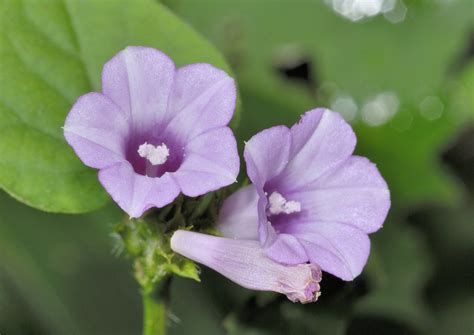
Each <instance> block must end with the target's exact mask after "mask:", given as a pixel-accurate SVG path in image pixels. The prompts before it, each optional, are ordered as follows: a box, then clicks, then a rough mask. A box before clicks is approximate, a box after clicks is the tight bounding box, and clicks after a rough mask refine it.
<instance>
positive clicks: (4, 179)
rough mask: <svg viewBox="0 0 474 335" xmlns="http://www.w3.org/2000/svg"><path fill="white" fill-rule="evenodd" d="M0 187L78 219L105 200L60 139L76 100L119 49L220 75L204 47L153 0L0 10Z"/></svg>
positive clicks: (6, 0)
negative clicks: (142, 50) (142, 49)
mask: <svg viewBox="0 0 474 335" xmlns="http://www.w3.org/2000/svg"><path fill="white" fill-rule="evenodd" d="M0 12H1V17H0V129H1V130H0V131H1V133H2V140H1V141H0V157H1V158H0V186H1V187H2V188H3V189H5V190H6V191H7V192H8V193H10V194H11V195H12V196H14V197H15V198H17V199H18V200H20V201H22V202H24V203H27V204H28V205H30V206H33V207H36V208H39V209H41V210H45V211H52V212H65V213H80V212H86V211H89V210H92V209H95V208H98V207H100V206H102V205H104V204H105V203H106V201H107V199H108V197H107V195H106V194H105V192H104V191H103V190H102V188H101V187H100V185H99V183H98V181H97V178H96V172H95V171H93V170H92V169H89V168H86V167H85V166H84V165H83V164H82V163H81V162H80V161H79V159H78V158H77V157H76V156H75V155H74V153H73V151H72V150H71V148H69V147H68V146H67V144H66V142H65V140H64V138H63V134H62V130H61V126H62V125H63V123H64V119H65V117H66V114H67V113H68V110H69V109H70V107H71V105H72V103H73V102H74V101H75V99H76V98H77V97H79V96H80V95H81V94H83V93H85V92H88V91H92V90H94V91H98V90H100V73H101V68H102V65H103V64H104V62H106V61H107V60H108V59H109V58H111V57H112V56H113V55H114V54H115V53H117V52H118V51H119V50H121V49H123V48H125V47H126V46H128V45H144V46H152V47H156V48H158V49H161V50H163V51H164V52H165V53H167V54H169V55H170V56H171V57H172V58H173V60H174V61H175V63H176V64H177V65H183V64H187V63H193V62H208V63H212V64H214V65H215V66H217V67H219V68H223V69H224V70H226V71H229V68H228V67H227V65H226V63H225V61H224V59H223V58H222V56H221V55H220V54H219V53H218V52H217V51H216V50H215V49H214V48H213V47H212V45H210V44H209V43H208V42H207V41H206V40H204V39H203V38H201V37H200V36H199V35H198V34H197V33H196V32H194V31H193V30H192V29H191V28H190V27H188V26H187V25H186V24H185V23H183V22H182V21H180V20H179V19H178V18H176V17H175V16H174V15H173V14H171V13H170V12H169V11H168V10H167V9H166V8H164V7H163V6H162V5H160V4H158V3H156V2H154V1H152V0H118V1H92V0H88V1H75V0H71V1H69V0H64V1H59V0H48V1H33V0H25V1H21V0H14V1H10V0H3V1H1V2H0Z"/></svg>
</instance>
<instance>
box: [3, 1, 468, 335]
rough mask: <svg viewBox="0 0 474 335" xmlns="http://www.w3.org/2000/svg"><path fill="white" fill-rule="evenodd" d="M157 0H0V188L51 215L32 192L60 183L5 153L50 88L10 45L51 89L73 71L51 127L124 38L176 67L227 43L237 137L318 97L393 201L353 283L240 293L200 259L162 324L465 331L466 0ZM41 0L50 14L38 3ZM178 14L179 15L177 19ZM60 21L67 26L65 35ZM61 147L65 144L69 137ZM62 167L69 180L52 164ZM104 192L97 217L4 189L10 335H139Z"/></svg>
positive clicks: (261, 329) (136, 299)
mask: <svg viewBox="0 0 474 335" xmlns="http://www.w3.org/2000/svg"><path fill="white" fill-rule="evenodd" d="M355 2H357V1H352V3H355ZM368 2H370V1H369V0H367V1H365V3H366V4H367V3H368ZM163 3H164V4H163V5H160V4H159V3H158V2H153V1H148V0H140V1H126V0H117V1H112V0H96V1H92V0H89V1H85V2H83V1H79V0H65V1H64V2H60V1H52V0H42V1H39V0H36V1H20V0H6V1H2V5H1V6H0V10H2V17H1V19H2V21H3V23H2V31H1V33H2V35H1V37H2V38H1V40H0V48H1V51H2V52H1V58H0V62H1V65H2V67H1V70H2V71H1V72H0V76H1V85H2V86H1V87H2V90H1V91H0V97H1V99H0V107H2V109H0V124H1V127H0V129H1V130H0V153H1V156H2V157H0V167H1V168H2V171H0V180H1V184H2V187H3V188H4V189H6V190H7V191H8V193H9V194H13V195H14V196H15V198H17V199H20V200H22V199H23V195H25V198H24V199H28V200H24V199H23V200H24V201H23V202H26V203H31V201H32V200H31V199H35V201H37V203H38V204H37V205H35V206H34V207H36V208H43V209H44V208H46V209H47V210H48V211H50V208H48V206H49V205H48V203H47V201H43V200H45V199H46V200H47V199H48V198H47V197H48V193H47V192H46V194H44V195H43V196H38V194H40V193H38V194H36V193H34V194H32V193H31V192H33V191H31V192H30V187H32V185H34V184H36V183H38V184H41V183H44V186H42V187H43V188H48V184H51V180H49V179H43V177H42V175H41V174H36V173H37V171H41V169H43V168H42V166H40V167H38V169H37V170H35V169H34V168H35V164H36V161H35V160H31V161H29V162H27V163H24V162H23V161H22V160H21V159H22V157H21V154H22V153H21V152H20V153H18V155H19V158H18V161H19V162H20V163H21V164H19V165H18V166H15V165H12V164H11V163H10V161H9V160H7V158H8V159H10V156H8V155H10V154H11V152H10V151H7V150H6V149H5V148H4V147H6V146H7V144H9V145H10V147H11V146H14V145H16V144H17V142H12V141H13V140H11V137H10V130H11V127H10V128H9V126H8V125H9V123H8V122H6V121H5V120H9V119H8V118H9V117H10V114H9V113H8V110H13V109H15V106H20V107H19V108H23V107H22V106H26V107H24V108H26V109H28V110H33V111H34V110H35V108H36V109H38V107H37V105H35V101H37V100H38V101H40V100H41V99H43V97H44V96H36V95H34V94H32V95H30V94H29V92H33V91H27V90H28V87H27V86H28V85H30V79H28V80H25V78H27V76H26V75H24V74H23V73H22V72H14V71H13V70H11V69H12V66H13V65H11V64H13V63H14V62H13V58H12V56H11V53H10V50H11V49H12V48H13V49H15V50H16V52H17V53H18V55H20V56H19V57H17V58H20V59H21V61H22V62H23V63H25V64H30V65H33V67H34V66H35V65H36V64H37V65H38V68H37V69H39V70H38V73H36V74H35V75H39V76H43V77H44V78H45V82H47V83H48V85H51V86H53V87H54V86H55V85H56V84H57V82H56V81H55V80H56V79H58V78H59V79H61V80H63V79H64V80H67V82H68V83H72V84H70V85H69V86H61V87H64V90H63V92H62V93H63V94H64V95H65V96H66V98H65V100H64V101H63V102H61V103H58V105H57V106H56V105H54V106H52V107H51V110H53V109H54V108H56V109H54V110H58V111H59V112H57V114H54V115H55V118H56V119H57V122H58V123H57V125H58V126H57V127H56V126H54V127H56V128H54V129H53V133H54V134H59V135H58V136H60V133H61V129H60V128H59V125H61V124H62V122H63V120H64V116H65V115H66V113H67V111H68V109H69V106H70V104H71V103H72V102H73V101H74V99H75V98H76V97H77V96H78V95H79V94H82V93H84V92H87V91H89V90H90V89H89V88H90V87H93V88H95V89H99V88H100V85H99V74H100V71H99V70H100V68H101V66H102V64H103V62H104V61H105V60H106V59H107V58H108V57H110V56H111V55H113V54H114V53H115V52H117V51H118V50H120V48H121V47H123V46H125V45H128V44H142V45H153V46H156V47H160V46H163V49H165V51H167V52H171V54H172V55H173V58H174V59H175V60H176V62H177V64H179V65H181V64H185V63H189V62H191V61H211V62H213V63H214V64H218V65H221V66H224V67H225V66H226V65H225V62H224V61H223V59H222V58H221V56H220V55H219V53H218V52H217V51H220V53H221V54H222V55H223V56H224V57H225V59H226V60H227V64H229V66H230V69H231V70H232V71H233V73H234V75H235V77H236V81H237V83H238V86H239V92H240V103H241V106H240V114H239V119H240V122H239V123H238V126H237V128H236V135H237V137H238V141H239V145H240V146H241V147H242V145H243V141H244V140H246V139H248V138H249V137H250V136H251V135H252V134H254V133H255V132H257V131H259V130H261V129H263V128H266V127H269V126H272V125H276V124H288V125H290V124H292V123H294V122H296V121H297V120H298V118H299V115H300V114H302V113H303V112H305V111H307V110H309V109H311V108H314V107H316V106H326V107H329V108H332V109H333V110H335V111H338V112H340V113H341V114H342V115H343V116H344V117H345V118H346V119H347V120H348V121H349V122H351V124H352V125H353V127H354V129H355V131H356V133H357V137H358V146H357V153H358V154H361V155H364V156H367V157H369V158H370V159H371V160H372V161H374V162H375V163H377V165H378V167H379V169H380V170H381V172H382V175H383V176H384V177H385V178H386V180H387V182H388V184H389V187H390V189H391V193H392V210H391V212H390V214H389V217H388V219H387V221H386V223H385V225H384V228H383V229H382V230H381V231H379V232H378V233H376V234H374V235H373V236H372V241H373V244H372V253H371V255H370V259H369V263H368V265H367V267H366V269H365V271H364V272H363V274H362V275H361V276H360V277H359V278H357V279H356V280H355V281H354V282H350V283H346V282H342V281H340V280H338V279H336V278H333V277H331V276H330V275H325V276H324V277H323V282H322V296H321V298H320V300H319V301H318V302H317V303H314V304H311V305H298V304H293V303H291V302H289V301H287V300H286V298H284V297H282V296H279V295H274V294H270V293H255V292H251V291H248V290H245V289H242V288H240V287H238V286H236V285H234V284H233V283H231V282H229V281H227V280H226V279H224V278H222V277H220V276H219V275H217V274H216V273H214V272H212V271H209V270H207V269H205V268H203V269H202V283H196V282H193V281H191V280H185V279H179V278H176V280H174V282H173V286H172V307H171V310H170V312H169V317H170V320H172V321H171V326H170V333H171V334H184V335H186V334H203V335H212V334H232V335H234V334H243V335H250V334H252V335H260V334H262V335H263V334H336V335H337V334H472V333H473V332H474V318H473V317H472V315H473V313H474V285H473V283H474V262H473V261H472V257H473V256H474V226H473V223H474V220H473V218H474V205H473V204H474V198H473V196H474V121H473V120H474V2H473V1H472V0H403V1H401V0H394V1H391V0H390V1H382V0H380V1H377V0H374V1H373V3H380V4H382V5H383V6H381V7H380V8H379V7H367V8H366V7H364V6H363V5H361V6H362V7H358V8H359V10H358V11H356V10H355V8H356V7H354V6H352V7H350V6H349V7H347V6H346V7H344V3H351V1H343V0H333V1H331V0H328V1H323V0H321V1H319V0H306V1H303V0H295V1H290V0H288V1H277V0H275V1H270V0H268V1H264V0H254V1H250V0H246V1H237V0H233V1H230V0H225V1H218V0H167V1H164V2H163ZM358 3H359V4H360V3H362V4H364V1H358ZM163 6H166V7H167V8H168V9H169V11H170V12H171V13H168V10H166V8H164V7H163ZM12 8H13V9H12ZM58 8H59V9H61V8H62V9H61V10H59V9H58ZM64 8H65V9H66V10H64ZM104 8H105V9H104ZM351 8H352V9H351ZM374 8H375V9H374ZM109 9H110V11H109ZM112 9H113V11H112ZM41 10H44V12H43V14H44V15H43V16H39V15H36V14H37V13H38V11H41ZM163 11H165V13H166V15H164V16H161V14H160V13H162V12H163ZM12 13H14V14H15V15H17V14H18V15H17V16H15V15H13V14H12ZM172 13H174V14H175V15H176V18H175V17H174V15H173V14H172ZM168 15H169V16H168ZM364 15H365V17H362V16H364ZM174 20H177V21H176V22H179V25H176V26H174V25H172V24H174V22H175V21H174ZM60 23H61V24H64V25H65V26H68V27H69V28H70V27H72V29H70V30H67V33H66V30H64V31H65V32H64V33H63V30H61V29H62V28H61V27H62V26H60ZM181 24H182V25H184V26H183V27H184V28H182V27H181V26H180V25H181ZM187 25H189V26H190V27H192V28H193V29H194V30H195V31H197V32H198V33H199V34H200V35H201V36H203V37H204V38H206V39H207V40H209V41H210V42H211V43H212V44H213V45H214V47H215V48H216V49H217V51H216V52H214V51H213V50H214V49H212V47H211V46H210V44H206V43H207V42H205V41H204V40H203V41H202V42H201V40H200V39H199V40H196V41H197V42H195V37H194V35H192V38H191V37H190V38H189V43H188V42H187V40H186V43H188V44H187V46H186V47H182V46H181V44H182V42H181V39H183V38H185V36H188V35H189V34H191V33H189V34H188V33H187V32H188V30H189V31H191V29H189V27H188V26H187ZM170 26H171V28H170ZM69 28H68V29H69ZM94 28H98V29H94ZM36 33H38V34H39V33H41V34H39V35H38V36H39V37H36V35H35V34H36ZM48 34H49V35H48ZM96 34H97V36H96ZM48 36H49V37H48ZM103 36H106V37H107V38H108V39H107V40H104V39H102V40H101V37H103ZM124 36H125V37H124ZM183 36H184V37H183ZM189 36H191V35H189ZM196 36H197V35H196ZM43 40H44V41H43ZM22 43H23V44H22ZM54 43H56V44H58V45H59V46H60V48H59V49H64V50H63V51H64V54H62V56H61V55H59V54H60V53H59V52H58V55H59V56H58V55H56V54H54V52H52V51H48V50H49V49H48V48H52V46H51V45H52V44H54ZM68 43H70V44H71V46H69V44H68ZM124 43H125V45H122V44H124ZM50 44H51V45H50ZM76 44H78V45H80V47H81V49H82V50H81V53H82V59H83V60H84V59H85V71H83V72H86V73H87V74H88V76H89V79H88V80H89V84H86V83H85V80H86V79H84V85H82V80H83V78H82V77H81V73H82V72H81V73H80V72H77V73H75V72H74V73H71V71H69V70H68V69H70V68H74V66H73V65H71V66H69V65H68V64H69V62H74V60H73V59H72V58H69V56H67V57H66V56H64V55H68V52H70V53H71V54H73V53H74V52H75V49H74V48H75V46H74V45H76ZM101 44H104V45H106V46H102V45H101ZM109 45H110V50H109V49H107V50H106V51H104V50H105V49H104V48H108V46H109ZM208 45H209V47H207V46H208ZM69 49H70V51H68V50H69ZM201 50H205V51H201ZM203 52H206V56H203ZM52 54H54V55H55V56H54V59H53V58H51V64H50V66H49V67H48V66H47V65H48V64H47V63H48V62H47V59H49V58H48V57H50V55H52ZM35 55H38V56H37V58H36V59H35V57H33V56H35ZM51 57H52V56H51ZM61 57H62V58H61ZM71 57H72V56H71ZM45 59H46V60H45ZM66 63H67V64H66ZM45 64H46V65H45ZM57 69H59V70H57ZM43 70H44V72H42V71H43ZM56 70H57V71H56ZM9 71H10V72H9ZM15 71H17V70H15ZM17 73H18V75H17ZM63 77H64V78H63ZM59 79H58V80H59ZM22 80H23V81H22ZM58 82H60V81H58ZM71 85H72V86H71ZM23 86H25V87H26V88H25V91H22V87H23ZM60 90H61V89H60ZM12 92H16V93H17V94H16V93H15V94H14V93H12ZM78 92H79V94H78ZM27 93H28V94H27ZM35 99H37V100H35ZM12 106H13V107H12ZM58 106H59V107H58ZM42 108H45V107H44V106H43V107H42ZM48 108H49V107H48ZM48 108H45V109H44V110H43V109H42V110H41V113H39V112H38V113H37V114H35V115H29V114H27V112H25V114H22V113H18V115H26V116H27V117H28V116H31V117H32V118H33V119H34V118H35V117H38V121H37V122H39V123H41V122H42V121H41V120H43V119H42V118H43V117H44V118H45V119H47V120H48V115H50V114H48V113H49V112H50V109H48ZM51 122H53V121H51ZM55 122H56V121H55ZM52 124H53V123H52ZM234 124H237V122H235V123H234ZM40 126H41V125H40ZM24 131H25V132H24V133H22V135H21V136H25V137H26V138H28V135H29V134H30V132H29V130H28V129H26V130H24ZM15 134H16V133H15ZM16 135H17V134H16ZM12 136H13V135H12ZM60 141H63V140H62V138H61V139H60ZM6 143H7V144H6ZM61 145H63V144H62V142H61ZM61 148H62V147H61ZM50 149H51V148H50ZM32 150H33V149H32ZM35 150H36V149H35ZM48 150H49V149H48ZM64 150H70V149H69V148H67V147H66V146H65V145H64ZM15 154H17V152H15ZM41 154H42V153H39V155H41ZM53 154H54V153H53ZM68 154H69V152H68ZM7 156H8V157H7ZM41 157H42V156H41ZM41 157H40V158H41ZM71 157H73V156H72V154H71ZM51 159H53V158H51ZM73 159H75V158H71V160H73ZM38 162H39V163H38V166H39V164H40V163H41V164H43V163H42V160H41V159H38ZM59 163H61V162H59ZM59 163H58V164H59ZM75 163H76V161H75V160H74V164H75ZM27 164H29V167H30V169H28V168H26V167H25V165H27ZM71 164H72V163H71ZM43 170H45V169H43ZM5 171H6V172H5ZM83 174H87V178H89V179H87V180H93V183H96V182H95V179H91V178H92V177H91V176H93V175H94V174H95V172H93V171H88V170H87V171H86V172H84V173H83ZM81 176H82V174H81ZM52 177H53V178H59V181H57V183H61V180H62V179H61V175H60V174H59V172H58V174H54V173H53V174H52ZM45 178H46V177H45ZM74 178H79V177H74ZM74 178H73V179H74ZM81 178H82V177H81ZM52 180H54V179H52ZM74 180H76V179H74ZM24 184H26V185H24ZM91 185H92V184H91ZM94 187H95V184H93V185H92V186H90V187H89V186H87V185H86V186H84V190H81V189H78V190H76V191H75V192H71V190H69V189H66V190H65V191H64V192H65V193H67V194H70V195H71V199H68V202H65V203H64V206H70V204H71V203H73V202H74V201H75V199H76V198H81V197H82V198H84V199H87V197H89V193H87V192H89V189H93V188H94ZM22 192H23V193H22ZM58 192H59V191H58ZM91 192H92V191H91ZM97 192H99V191H97ZM51 193H52V194H53V193H54V194H56V193H55V192H51ZM40 195H41V194H40ZM45 197H46V198H45ZM94 199H95V200H94V201H96V200H97V199H99V200H97V203H94V204H93V205H91V204H88V206H90V207H91V208H89V209H92V208H98V207H101V206H102V205H103V204H106V205H105V207H102V208H101V209H98V210H95V211H92V212H90V213H88V214H77V215H70V214H69V215H68V214H52V213H45V212H42V211H39V210H37V209H33V208H31V207H28V206H26V205H24V204H22V203H20V202H19V201H17V200H14V199H13V198H12V197H10V196H9V195H7V193H4V192H3V191H2V193H1V194H0V334H2V335H7V334H97V335H99V334H124V335H125V334H139V333H140V332H141V318H142V315H141V313H142V311H141V308H142V307H141V301H140V295H139V288H138V285H137V284H136V283H135V282H134V280H133V277H132V267H131V264H130V260H128V259H127V258H126V257H124V256H123V255H117V252H114V247H115V241H114V237H113V236H112V234H111V231H112V230H113V227H114V225H115V224H116V223H117V222H119V220H121V218H122V214H121V212H120V210H119V209H118V208H117V207H116V206H115V205H114V204H112V203H111V202H110V201H108V198H107V197H106V196H105V195H101V196H100V197H99V196H98V197H96V198H94ZM42 201H43V202H42ZM65 208H66V207H65ZM55 211H60V212H64V211H65V210H64V211H63V210H55ZM83 211H85V210H78V212H83ZM66 212H67V211H66Z"/></svg>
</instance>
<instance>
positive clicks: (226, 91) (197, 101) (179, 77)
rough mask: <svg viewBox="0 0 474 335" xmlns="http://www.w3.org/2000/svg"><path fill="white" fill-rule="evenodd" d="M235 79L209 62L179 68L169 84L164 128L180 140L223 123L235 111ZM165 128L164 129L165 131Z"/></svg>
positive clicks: (220, 125) (228, 119) (225, 122)
mask: <svg viewBox="0 0 474 335" xmlns="http://www.w3.org/2000/svg"><path fill="white" fill-rule="evenodd" d="M235 101H236V88H235V83H234V80H233V79H232V78H231V77H229V76H228V75H227V73H225V72H224V71H222V70H219V69H217V68H215V67H213V66H212V65H210V64H205V63H198V64H191V65H187V66H184V67H182V68H179V69H178V70H177V71H176V75H175V79H174V85H173V87H172V91H171V95H170V101H169V108H168V113H169V114H170V115H172V119H171V120H170V122H169V124H168V126H167V128H166V129H167V130H166V131H171V132H172V133H173V134H175V136H176V135H177V136H178V137H179V140H180V141H181V142H182V143H186V142H187V141H188V140H189V139H192V138H194V137H195V136H198V135H199V134H202V133H204V132H206V131H208V130H210V129H214V128H218V127H223V126H226V125H227V124H228V123H229V121H230V120H231V118H232V115H233V114H234V110H235ZM166 131H165V132H166Z"/></svg>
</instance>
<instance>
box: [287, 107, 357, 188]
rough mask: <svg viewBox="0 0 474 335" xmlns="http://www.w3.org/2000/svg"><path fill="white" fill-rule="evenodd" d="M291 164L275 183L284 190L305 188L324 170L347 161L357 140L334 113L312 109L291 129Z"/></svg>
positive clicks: (349, 128) (346, 125) (344, 122)
mask: <svg viewBox="0 0 474 335" xmlns="http://www.w3.org/2000/svg"><path fill="white" fill-rule="evenodd" d="M291 136H292V143H291V154H290V161H289V163H288V165H287V166H286V168H285V170H284V171H283V173H282V174H281V175H280V176H279V179H278V183H279V184H280V185H281V186H280V187H283V188H284V189H285V190H286V191H291V190H296V189H298V188H300V187H304V186H305V185H306V184H307V183H310V182H312V181H314V180H315V179H316V178H317V177H319V176H320V175H321V174H323V173H324V172H325V171H327V170H328V169H330V168H331V167H333V166H334V165H336V164H338V163H340V162H341V161H343V160H345V159H347V158H348V157H349V156H350V155H351V154H352V152H353V151H354V147H355V144H356V137H355V134H354V132H353V131H352V128H351V127H350V126H349V124H347V122H346V121H345V120H344V119H343V118H342V117H341V116H340V115H339V114H338V113H335V112H332V111H330V110H327V109H315V110H312V111H309V112H307V113H306V114H304V115H303V116H302V118H301V120H300V122H299V123H297V124H295V125H294V126H293V127H291Z"/></svg>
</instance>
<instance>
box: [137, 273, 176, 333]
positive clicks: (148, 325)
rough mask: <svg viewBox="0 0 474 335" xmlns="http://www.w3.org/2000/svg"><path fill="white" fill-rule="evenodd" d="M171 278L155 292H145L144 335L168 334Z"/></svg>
mask: <svg viewBox="0 0 474 335" xmlns="http://www.w3.org/2000/svg"><path fill="white" fill-rule="evenodd" d="M170 283H171V277H169V278H165V279H163V282H162V283H160V284H159V287H157V288H155V289H154V290H143V292H142V296H143V335H165V334H166V309H167V305H168V301H169V287H170Z"/></svg>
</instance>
